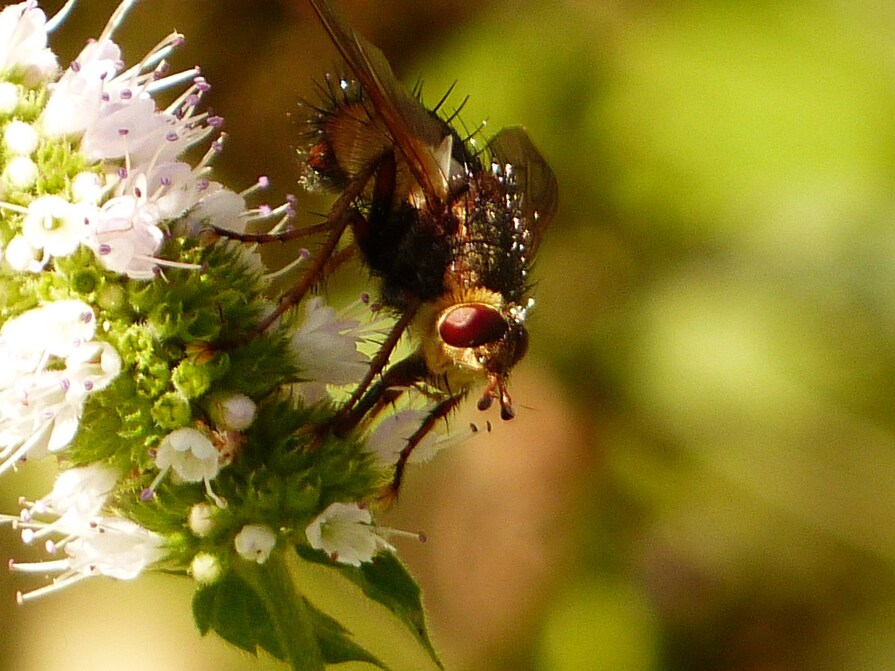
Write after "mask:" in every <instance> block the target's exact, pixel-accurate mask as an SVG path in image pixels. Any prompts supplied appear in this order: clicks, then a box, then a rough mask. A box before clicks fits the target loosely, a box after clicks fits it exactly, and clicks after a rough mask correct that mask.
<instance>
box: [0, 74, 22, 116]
mask: <svg viewBox="0 0 895 671" xmlns="http://www.w3.org/2000/svg"><path fill="white" fill-rule="evenodd" d="M18 106H19V88H18V87H17V86H16V85H15V84H13V83H12V82H0V114H12V113H13V112H15V110H16V107H18Z"/></svg>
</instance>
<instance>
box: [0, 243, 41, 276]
mask: <svg viewBox="0 0 895 671" xmlns="http://www.w3.org/2000/svg"><path fill="white" fill-rule="evenodd" d="M3 258H4V259H6V262H7V263H8V264H9V266H10V268H12V269H13V270H17V271H19V272H29V273H39V272H40V271H41V270H42V269H43V267H44V264H43V261H42V254H41V253H40V250H39V249H34V247H32V246H31V245H30V244H29V243H28V241H27V240H26V239H25V236H24V235H17V236H16V237H14V238H13V239H12V240H10V241H9V244H8V245H6V249H5V250H4V251H3Z"/></svg>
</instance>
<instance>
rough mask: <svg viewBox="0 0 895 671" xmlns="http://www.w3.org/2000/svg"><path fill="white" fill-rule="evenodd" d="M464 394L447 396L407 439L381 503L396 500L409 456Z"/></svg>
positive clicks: (457, 403)
mask: <svg viewBox="0 0 895 671" xmlns="http://www.w3.org/2000/svg"><path fill="white" fill-rule="evenodd" d="M465 396H466V394H465V393H459V394H456V395H454V396H448V397H447V398H446V399H444V400H443V401H442V402H441V403H439V404H438V405H436V406H435V407H434V408H433V409H432V411H431V412H430V413H429V414H428V415H427V416H426V419H425V420H424V421H423V423H422V424H421V425H420V427H419V428H418V429H417V430H416V431H415V432H414V433H413V435H412V436H410V438H408V439H407V444H406V445H405V446H404V448H403V449H402V450H401V453H400V454H399V455H398V461H397V463H396V464H395V473H394V475H393V476H392V482H391V484H390V485H388V487H387V488H386V490H385V491H384V492H383V493H382V495H381V496H380V500H381V501H382V502H383V503H386V504H389V503H391V502H392V501H394V500H395V499H396V498H398V491H399V490H400V489H401V482H402V481H403V479H404V469H405V468H406V466H407V460H408V459H409V458H410V455H411V454H412V453H413V451H414V450H415V449H416V448H417V446H418V445H419V444H420V443H421V442H422V440H423V438H425V437H426V435H428V433H429V432H430V431H431V430H432V429H433V428H435V425H436V424H437V423H438V421H439V420H442V419H444V418H445V417H447V416H448V415H449V414H450V413H451V412H452V411H453V410H454V409H456V407H457V406H458V405H460V402H461V401H462V400H463V399H464V398H465Z"/></svg>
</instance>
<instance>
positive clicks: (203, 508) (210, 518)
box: [187, 503, 216, 538]
mask: <svg viewBox="0 0 895 671" xmlns="http://www.w3.org/2000/svg"><path fill="white" fill-rule="evenodd" d="M214 511H215V508H214V506H211V505H209V504H207V503H197V504H196V505H194V506H193V507H192V508H190V514H189V518H188V520H187V521H188V524H189V526H190V531H192V532H193V533H194V534H196V536H198V537H199V538H205V537H206V536H209V535H210V534H211V532H212V531H214V529H215V526H216V525H215V521H214Z"/></svg>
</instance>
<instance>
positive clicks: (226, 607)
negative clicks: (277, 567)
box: [193, 574, 285, 659]
mask: <svg viewBox="0 0 895 671" xmlns="http://www.w3.org/2000/svg"><path fill="white" fill-rule="evenodd" d="M193 618H194V619H195V621H196V626H197V627H198V628H199V632H200V633H201V634H202V635H203V636H204V635H205V634H207V633H208V632H209V631H214V632H215V633H217V634H218V636H220V637H221V638H223V639H224V640H225V641H229V642H230V643H232V644H233V645H235V646H236V647H238V648H240V649H242V650H245V651H246V652H249V653H251V654H253V655H257V654H258V649H259V648H261V649H263V650H266V651H267V652H269V653H270V654H271V655H273V656H274V657H276V658H277V659H284V658H285V654H284V652H283V650H282V648H281V646H280V644H279V641H277V640H276V635H275V633H274V628H273V626H272V624H271V622H270V619H269V617H268V615H267V611H266V610H265V608H264V603H263V602H262V601H261V599H260V598H259V597H258V596H257V595H256V594H255V592H254V591H253V590H252V588H251V587H250V586H249V585H248V584H247V583H246V582H245V581H243V580H242V579H240V578H239V577H238V576H236V575H233V574H229V575H227V576H225V577H224V578H223V579H221V580H220V581H219V582H217V583H215V584H213V585H208V586H205V587H201V588H199V589H198V590H197V591H196V594H195V595H194V596H193Z"/></svg>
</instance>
